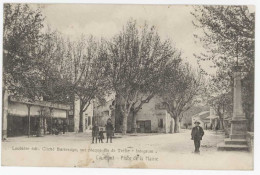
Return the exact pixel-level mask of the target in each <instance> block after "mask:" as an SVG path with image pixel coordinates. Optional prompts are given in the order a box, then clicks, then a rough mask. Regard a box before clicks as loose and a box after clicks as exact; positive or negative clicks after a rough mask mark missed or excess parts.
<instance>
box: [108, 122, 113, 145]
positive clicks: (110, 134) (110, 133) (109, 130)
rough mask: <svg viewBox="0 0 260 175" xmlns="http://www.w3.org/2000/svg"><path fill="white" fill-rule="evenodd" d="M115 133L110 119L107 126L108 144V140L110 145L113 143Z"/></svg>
mask: <svg viewBox="0 0 260 175" xmlns="http://www.w3.org/2000/svg"><path fill="white" fill-rule="evenodd" d="M113 131H114V127H113V124H112V121H111V119H110V118H109V119H108V120H107V124H106V133H107V143H108V139H110V143H112V137H113Z"/></svg>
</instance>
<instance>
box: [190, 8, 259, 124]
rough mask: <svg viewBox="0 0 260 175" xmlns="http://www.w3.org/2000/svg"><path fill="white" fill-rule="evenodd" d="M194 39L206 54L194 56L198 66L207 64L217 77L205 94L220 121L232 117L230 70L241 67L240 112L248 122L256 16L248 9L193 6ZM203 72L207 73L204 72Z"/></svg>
mask: <svg viewBox="0 0 260 175" xmlns="http://www.w3.org/2000/svg"><path fill="white" fill-rule="evenodd" d="M192 15H193V16H194V25H195V26H196V27H197V28H198V29H199V32H198V34H196V35H195V38H196V39H197V41H199V42H200V43H202V44H203V47H204V49H205V52H203V53H201V54H200V55H196V56H197V58H198V61H199V64H200V63H201V62H203V61H210V62H212V63H213V64H214V66H213V68H215V69H216V75H214V76H211V77H210V80H211V82H210V83H209V86H208V89H207V91H206V92H205V94H207V96H206V98H207V100H208V103H209V104H210V105H211V106H213V107H214V109H215V110H216V112H217V114H218V115H219V117H220V119H221V121H223V117H224V114H225V115H230V114H231V113H232V108H233V107H232V103H233V84H234V83H233V68H234V66H237V65H239V66H242V70H241V71H242V75H243V77H242V89H243V92H242V100H243V109H244V112H245V114H246V117H247V118H248V119H249V121H250V122H252V121H253V112H254V54H255V13H254V12H250V9H249V8H248V6H195V7H194V12H193V13H192ZM202 72H204V73H206V72H205V71H204V70H203V69H202Z"/></svg>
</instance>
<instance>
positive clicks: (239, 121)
mask: <svg viewBox="0 0 260 175" xmlns="http://www.w3.org/2000/svg"><path fill="white" fill-rule="evenodd" d="M230 122H231V131H230V139H245V138H246V133H247V120H246V119H245V118H242V117H241V118H235V119H232V120H231V121H230Z"/></svg>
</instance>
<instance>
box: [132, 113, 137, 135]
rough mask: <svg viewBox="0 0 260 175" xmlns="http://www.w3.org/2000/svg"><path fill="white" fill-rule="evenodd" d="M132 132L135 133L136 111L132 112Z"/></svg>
mask: <svg viewBox="0 0 260 175" xmlns="http://www.w3.org/2000/svg"><path fill="white" fill-rule="evenodd" d="M132 133H137V124H136V113H135V112H133V120H132Z"/></svg>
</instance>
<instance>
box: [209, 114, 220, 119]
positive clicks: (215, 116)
mask: <svg viewBox="0 0 260 175" xmlns="http://www.w3.org/2000/svg"><path fill="white" fill-rule="evenodd" d="M215 118H218V116H217V115H210V116H208V117H207V119H215Z"/></svg>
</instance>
